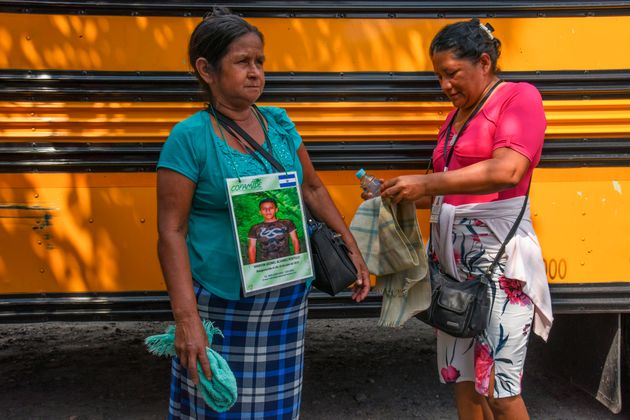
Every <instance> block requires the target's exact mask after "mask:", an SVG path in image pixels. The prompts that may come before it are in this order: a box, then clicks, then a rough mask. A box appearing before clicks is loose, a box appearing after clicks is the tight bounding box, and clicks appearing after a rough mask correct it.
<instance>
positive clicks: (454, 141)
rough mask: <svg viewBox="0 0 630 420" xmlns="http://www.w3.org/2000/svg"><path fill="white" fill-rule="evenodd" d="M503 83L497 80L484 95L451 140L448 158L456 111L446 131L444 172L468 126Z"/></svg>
mask: <svg viewBox="0 0 630 420" xmlns="http://www.w3.org/2000/svg"><path fill="white" fill-rule="evenodd" d="M501 82H502V80H501V79H499V80H497V82H496V83H495V84H494V85H492V87H491V88H490V90H489V91H488V92H486V94H485V95H483V98H481V101H480V102H479V103H478V104H477V106H476V107H475V109H474V110H473V112H471V113H470V115H469V116H468V118H466V121H465V122H464V124H462V126H461V127H460V129H459V131H458V132H457V134H455V135H454V136H453V137H452V138H451V141H450V143H451V144H450V146H451V150H449V151H448V156H447V154H446V152H447V147H448V143H449V141H448V136H449V135H450V134H451V129H452V128H453V123H454V122H455V118H456V117H457V113H458V112H459V109H457V111H455V115H453V118H451V121H450V122H449V123H448V127H447V129H446V137H445V138H444V156H445V160H444V171H447V170H448V164H449V162H450V161H451V158H452V157H453V152H454V151H455V144H456V143H457V140H459V138H460V137H461V135H462V133H463V132H464V130H465V129H466V127H467V126H468V123H469V122H470V120H472V119H473V117H474V116H475V115H476V114H477V112H479V110H480V109H481V107H482V106H483V104H485V103H486V101H487V100H488V98H489V97H490V95H491V94H492V92H493V91H494V90H495V89H496V87H497V86H499V84H500V83H501Z"/></svg>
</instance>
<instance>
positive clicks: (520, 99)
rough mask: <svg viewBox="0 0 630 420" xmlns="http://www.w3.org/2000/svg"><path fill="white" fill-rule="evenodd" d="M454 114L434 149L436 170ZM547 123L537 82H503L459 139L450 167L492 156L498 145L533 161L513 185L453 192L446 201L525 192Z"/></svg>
mask: <svg viewBox="0 0 630 420" xmlns="http://www.w3.org/2000/svg"><path fill="white" fill-rule="evenodd" d="M454 115H455V110H453V111H452V112H451V113H450V114H449V116H448V117H447V118H446V121H445V122H444V124H443V125H442V127H441V128H440V132H439V134H438V143H437V146H436V148H435V150H434V151H433V168H434V169H435V172H441V171H443V170H444V141H445V138H446V137H447V136H446V130H447V128H448V125H449V122H450V121H451V119H452V118H453V117H454ZM546 127H547V120H546V119H545V113H544V110H543V105H542V98H541V96H540V93H539V92H538V90H537V89H536V88H535V87H534V86H532V85H531V84H529V83H510V82H508V83H503V84H502V85H500V86H499V87H498V88H497V90H496V91H495V92H494V94H493V95H492V96H491V97H490V98H489V99H488V101H487V102H486V104H485V105H484V106H483V108H482V109H481V110H480V111H479V112H478V113H477V115H475V116H474V117H473V119H472V120H471V121H470V122H469V123H468V126H467V127H466V129H465V130H464V132H463V134H462V135H461V136H460V138H459V140H457V143H456V144H455V152H454V153H453V157H452V158H451V162H450V164H449V165H448V170H449V171H453V170H455V169H458V168H463V167H466V166H469V165H472V164H474V163H477V162H481V161H483V160H486V159H490V158H491V157H492V153H493V151H494V150H495V149H498V148H499V147H509V148H510V149H513V150H516V151H517V152H519V153H520V154H522V155H523V156H525V157H526V158H527V159H529V161H530V165H529V169H528V171H527V173H526V174H525V176H523V178H522V179H521V182H519V184H518V185H517V186H516V187H514V188H510V189H507V190H503V191H500V192H497V193H492V194H482V195H468V194H452V195H447V196H445V197H444V202H446V203H449V204H452V205H460V204H472V203H485V202H489V201H497V200H505V199H508V198H513V197H519V196H522V195H525V193H526V192H527V187H528V185H529V180H530V179H531V177H532V172H533V170H534V168H535V167H536V165H538V162H539V161H540V154H541V152H542V146H543V141H544V137H545V128H546ZM454 134H455V133H454V132H453V131H452V132H451V134H450V135H448V138H449V140H450V139H451V137H452V136H453V135H454ZM449 151H450V150H449Z"/></svg>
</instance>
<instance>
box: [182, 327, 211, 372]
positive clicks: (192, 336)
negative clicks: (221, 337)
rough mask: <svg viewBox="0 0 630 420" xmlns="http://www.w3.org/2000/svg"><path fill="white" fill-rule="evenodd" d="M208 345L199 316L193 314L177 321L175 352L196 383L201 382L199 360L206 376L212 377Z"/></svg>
mask: <svg viewBox="0 0 630 420" xmlns="http://www.w3.org/2000/svg"><path fill="white" fill-rule="evenodd" d="M207 346H208V337H207V335H206V330H205V329H204V328H203V323H202V322H201V318H199V316H191V317H190V318H187V319H185V320H179V321H177V322H176V327H175V353H177V357H178V358H179V362H180V364H181V365H182V366H183V367H185V368H186V369H188V376H189V377H190V379H192V381H193V382H194V383H195V384H199V374H198V372H197V362H199V364H201V369H202V371H203V374H204V375H205V376H206V378H208V380H210V379H212V370H211V369H210V362H209V361H208V355H207V353H206V348H207Z"/></svg>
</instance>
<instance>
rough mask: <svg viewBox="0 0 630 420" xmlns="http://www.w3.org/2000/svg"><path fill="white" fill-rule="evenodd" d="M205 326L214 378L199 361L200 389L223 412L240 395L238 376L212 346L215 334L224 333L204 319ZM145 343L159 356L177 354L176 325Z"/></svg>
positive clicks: (214, 407)
mask: <svg viewBox="0 0 630 420" xmlns="http://www.w3.org/2000/svg"><path fill="white" fill-rule="evenodd" d="M203 326H204V328H205V329H206V334H207V335H208V347H206V354H207V355H208V361H209V362H210V369H211V370H212V379H211V380H208V378H206V376H205V375H204V374H203V370H202V369H201V364H200V363H199V362H197V371H198V372H199V379H200V385H201V386H200V387H199V390H200V392H201V395H202V396H203V399H204V401H205V402H206V404H208V406H209V407H210V408H212V409H213V410H215V411H217V412H219V413H222V412H224V411H227V410H229V409H230V408H231V407H232V406H233V405H234V403H235V402H236V398H237V396H238V395H237V388H236V378H235V377H234V373H232V370H231V369H230V366H228V364H227V362H226V361H225V359H224V358H223V357H221V355H220V354H219V353H217V352H216V351H214V350H212V349H211V348H210V345H211V344H212V337H213V336H214V334H219V335H220V336H221V337H223V333H222V332H221V330H219V329H218V328H215V327H214V325H212V322H210V321H206V320H204V321H203ZM144 343H145V344H146V345H147V348H148V350H149V352H150V353H152V354H155V355H157V356H175V326H173V325H170V326H169V327H168V328H167V329H166V332H165V333H164V334H159V335H152V336H150V337H147V338H146V339H145V340H144Z"/></svg>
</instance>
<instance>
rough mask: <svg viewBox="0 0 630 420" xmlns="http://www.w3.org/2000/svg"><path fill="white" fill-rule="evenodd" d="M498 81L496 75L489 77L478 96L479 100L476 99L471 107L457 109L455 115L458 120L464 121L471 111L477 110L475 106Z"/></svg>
mask: <svg viewBox="0 0 630 420" xmlns="http://www.w3.org/2000/svg"><path fill="white" fill-rule="evenodd" d="M498 81H499V78H498V77H497V76H496V75H493V76H492V77H490V78H489V80H487V81H486V85H485V87H484V89H483V91H482V92H481V95H479V98H477V100H476V101H475V103H473V104H472V105H470V106H467V107H465V108H464V107H462V108H460V109H459V112H458V115H457V116H458V119H460V118H464V119H465V118H468V116H469V115H470V113H471V112H473V110H474V109H475V108H477V105H479V102H481V101H482V100H483V97H484V96H486V94H487V93H488V91H489V90H490V89H491V88H492V86H494V84H495V83H496V82H498Z"/></svg>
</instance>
